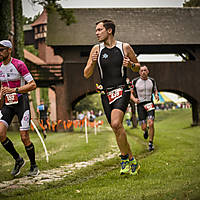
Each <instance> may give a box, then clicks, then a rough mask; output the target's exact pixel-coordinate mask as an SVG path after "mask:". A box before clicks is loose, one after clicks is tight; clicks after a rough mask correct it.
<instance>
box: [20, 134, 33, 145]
mask: <svg viewBox="0 0 200 200" xmlns="http://www.w3.org/2000/svg"><path fill="white" fill-rule="evenodd" d="M21 140H22V142H23V144H24V145H25V146H27V145H29V144H30V143H31V141H30V137H29V134H28V132H23V133H21Z"/></svg>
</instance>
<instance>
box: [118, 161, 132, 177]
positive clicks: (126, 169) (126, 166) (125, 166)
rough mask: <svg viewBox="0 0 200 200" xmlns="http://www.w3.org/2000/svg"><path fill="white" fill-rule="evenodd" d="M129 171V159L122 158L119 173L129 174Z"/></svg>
mask: <svg viewBox="0 0 200 200" xmlns="http://www.w3.org/2000/svg"><path fill="white" fill-rule="evenodd" d="M129 172H130V165H129V159H125V160H124V159H122V160H121V170H120V175H123V174H129Z"/></svg>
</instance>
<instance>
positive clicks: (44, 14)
mask: <svg viewBox="0 0 200 200" xmlns="http://www.w3.org/2000/svg"><path fill="white" fill-rule="evenodd" d="M40 24H47V11H46V10H43V12H42V14H41V15H40V16H39V17H38V19H36V20H35V21H34V22H33V23H32V24H31V26H32V27H33V26H37V25H40Z"/></svg>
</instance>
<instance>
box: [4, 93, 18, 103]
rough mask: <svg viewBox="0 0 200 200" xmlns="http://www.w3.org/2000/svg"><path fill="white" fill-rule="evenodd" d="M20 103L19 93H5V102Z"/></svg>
mask: <svg viewBox="0 0 200 200" xmlns="http://www.w3.org/2000/svg"><path fill="white" fill-rule="evenodd" d="M17 103H18V95H17V93H11V94H6V95H5V104H6V105H12V104H17Z"/></svg>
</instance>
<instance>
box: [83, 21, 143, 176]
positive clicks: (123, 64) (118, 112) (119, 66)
mask: <svg viewBox="0 0 200 200" xmlns="http://www.w3.org/2000/svg"><path fill="white" fill-rule="evenodd" d="M114 34H115V24H114V23H113V22H112V21H111V20H102V21H99V22H97V23H96V36H97V38H98V41H99V42H100V44H97V45H95V46H93V48H92V50H91V52H90V56H89V59H88V62H87V65H86V67H85V69H84V76H85V78H89V77H90V76H91V75H92V74H93V71H94V68H95V66H96V63H97V64H98V69H99V74H100V78H101V85H102V87H103V89H102V91H101V93H102V94H101V99H102V104H103V107H104V111H105V114H106V117H107V120H108V122H109V123H110V126H111V128H112V129H113V131H114V133H115V136H116V140H117V144H118V147H119V149H120V152H121V156H120V157H121V170H120V174H129V173H130V174H132V175H135V174H137V171H138V170H139V168H140V166H139V164H138V163H137V161H136V159H135V158H134V157H133V155H132V152H131V149H130V146H129V143H128V141H127V135H126V132H125V129H124V127H123V118H124V114H125V112H126V109H127V106H128V103H129V99H130V89H129V87H128V85H127V83H126V78H127V68H131V69H132V70H134V71H138V70H139V68H140V64H139V63H138V60H137V58H136V56H135V53H134V51H133V49H132V48H131V46H130V45H129V44H128V43H122V42H120V41H116V40H115V38H114Z"/></svg>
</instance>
